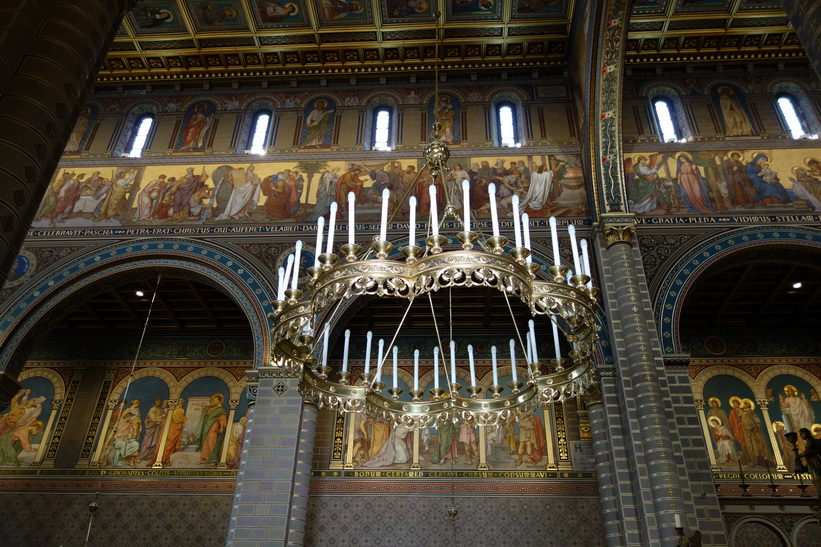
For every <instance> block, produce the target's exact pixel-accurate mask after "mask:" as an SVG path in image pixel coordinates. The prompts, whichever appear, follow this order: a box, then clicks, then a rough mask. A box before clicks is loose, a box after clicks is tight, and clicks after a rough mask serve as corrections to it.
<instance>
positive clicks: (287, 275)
mask: <svg viewBox="0 0 821 547" xmlns="http://www.w3.org/2000/svg"><path fill="white" fill-rule="evenodd" d="M293 267H294V255H292V254H291V255H288V261H287V262H286V263H285V277H283V278H282V298H280V300H284V299H285V287H286V286H287V285H288V280H289V279H291V268H293Z"/></svg>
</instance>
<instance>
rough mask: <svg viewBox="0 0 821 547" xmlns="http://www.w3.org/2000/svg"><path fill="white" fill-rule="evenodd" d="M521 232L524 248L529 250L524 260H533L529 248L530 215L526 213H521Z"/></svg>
mask: <svg viewBox="0 0 821 547" xmlns="http://www.w3.org/2000/svg"><path fill="white" fill-rule="evenodd" d="M522 233H523V235H524V240H525V249H527V250H528V251H531V253H530V254H529V255H527V258H526V259H525V260H526V261H527V262H533V250H532V249H531V248H530V215H528V214H527V213H522Z"/></svg>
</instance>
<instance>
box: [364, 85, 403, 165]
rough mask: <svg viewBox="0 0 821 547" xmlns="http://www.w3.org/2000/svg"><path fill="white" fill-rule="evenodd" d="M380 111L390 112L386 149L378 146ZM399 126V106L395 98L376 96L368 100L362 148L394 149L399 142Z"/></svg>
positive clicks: (374, 149) (386, 150)
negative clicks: (377, 128)
mask: <svg viewBox="0 0 821 547" xmlns="http://www.w3.org/2000/svg"><path fill="white" fill-rule="evenodd" d="M380 111H388V112H389V113H390V120H389V122H388V144H387V148H386V149H385V150H379V149H377V148H376V117H377V115H378V114H379V112H380ZM360 112H361V111H360ZM398 126H399V108H398V107H397V105H396V102H395V101H394V99H393V98H392V97H386V96H380V97H374V98H373V99H371V100H370V101H368V106H367V109H366V111H365V126H364V128H362V129H363V130H364V131H363V133H364V134H363V135H362V148H363V149H364V150H373V151H374V152H388V151H389V150H394V149H395V148H396V143H397V134H398ZM388 149H389V150H388Z"/></svg>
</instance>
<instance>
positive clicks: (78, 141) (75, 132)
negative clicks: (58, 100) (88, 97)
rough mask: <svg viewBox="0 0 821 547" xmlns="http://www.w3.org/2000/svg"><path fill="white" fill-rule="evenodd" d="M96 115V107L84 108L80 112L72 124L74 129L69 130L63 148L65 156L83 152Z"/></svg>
mask: <svg viewBox="0 0 821 547" xmlns="http://www.w3.org/2000/svg"><path fill="white" fill-rule="evenodd" d="M98 113H99V111H98V109H97V107H96V106H92V105H88V106H85V107H83V109H82V110H80V115H79V117H78V118H77V122H76V123H75V124H74V129H72V130H71V134H70V135H69V137H68V143H67V144H66V148H65V153H66V154H80V153H81V152H83V151H84V150H85V147H86V144H88V141H89V137H90V135H91V133H92V132H93V130H94V124H95V122H96V121H97V114H98Z"/></svg>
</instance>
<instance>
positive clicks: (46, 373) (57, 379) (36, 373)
mask: <svg viewBox="0 0 821 547" xmlns="http://www.w3.org/2000/svg"><path fill="white" fill-rule="evenodd" d="M34 377H37V378H46V379H47V380H49V381H50V382H51V384H52V385H53V386H54V398H55V399H59V400H61V401H62V400H64V399H65V398H66V383H65V381H64V380H63V378H62V377H61V376H60V375H59V374H57V373H56V372H54V370H52V369H50V368H30V369H27V370H24V371H23V372H21V373H20V376H18V377H17V381H18V382H22V381H23V380H28V379H29V378H34Z"/></svg>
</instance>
